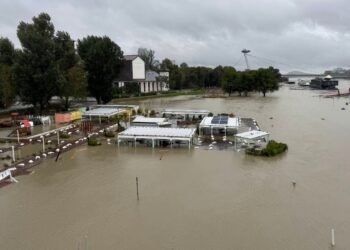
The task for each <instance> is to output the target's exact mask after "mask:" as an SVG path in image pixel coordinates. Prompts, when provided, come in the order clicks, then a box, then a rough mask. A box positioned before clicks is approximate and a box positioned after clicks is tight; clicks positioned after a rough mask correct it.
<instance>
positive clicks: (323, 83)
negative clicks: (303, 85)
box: [310, 75, 338, 89]
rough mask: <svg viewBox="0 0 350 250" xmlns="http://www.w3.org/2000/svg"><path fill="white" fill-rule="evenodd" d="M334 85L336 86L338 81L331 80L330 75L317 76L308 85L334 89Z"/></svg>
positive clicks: (315, 87) (316, 87)
mask: <svg viewBox="0 0 350 250" xmlns="http://www.w3.org/2000/svg"><path fill="white" fill-rule="evenodd" d="M336 86H338V81H337V80H333V79H332V76H330V75H327V76H326V77H324V78H321V77H317V78H315V79H312V80H311V82H310V87H311V88H314V89H335V88H336Z"/></svg>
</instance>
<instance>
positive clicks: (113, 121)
mask: <svg viewBox="0 0 350 250" xmlns="http://www.w3.org/2000/svg"><path fill="white" fill-rule="evenodd" d="M109 121H110V122H111V123H116V122H117V121H118V117H117V116H112V117H110V118H109Z"/></svg>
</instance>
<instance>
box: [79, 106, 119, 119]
mask: <svg viewBox="0 0 350 250" xmlns="http://www.w3.org/2000/svg"><path fill="white" fill-rule="evenodd" d="M124 111H125V109H118V108H96V109H91V110H88V111H86V112H85V113H84V116H97V117H99V116H101V117H108V116H113V115H116V114H119V113H121V112H124Z"/></svg>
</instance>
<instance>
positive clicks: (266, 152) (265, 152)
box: [245, 140, 288, 157]
mask: <svg viewBox="0 0 350 250" xmlns="http://www.w3.org/2000/svg"><path fill="white" fill-rule="evenodd" d="M287 150H288V145H287V144H285V143H282V142H276V141H274V140H271V141H269V142H268V143H267V145H266V147H265V148H263V149H254V148H247V149H246V150H245V152H246V154H248V155H257V156H265V157H272V156H275V155H278V154H281V153H283V152H285V151H287Z"/></svg>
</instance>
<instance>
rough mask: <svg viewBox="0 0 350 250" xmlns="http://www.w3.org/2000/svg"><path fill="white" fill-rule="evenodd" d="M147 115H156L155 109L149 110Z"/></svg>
mask: <svg viewBox="0 0 350 250" xmlns="http://www.w3.org/2000/svg"><path fill="white" fill-rule="evenodd" d="M149 116H151V117H155V116H156V111H154V110H153V109H152V110H151V112H150V113H149Z"/></svg>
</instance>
